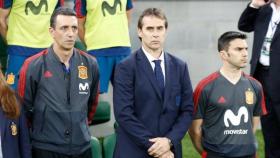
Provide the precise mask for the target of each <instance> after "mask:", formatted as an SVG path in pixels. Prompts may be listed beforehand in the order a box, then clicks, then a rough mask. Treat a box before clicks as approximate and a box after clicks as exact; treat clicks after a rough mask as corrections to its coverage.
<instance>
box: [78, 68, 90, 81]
mask: <svg viewBox="0 0 280 158" xmlns="http://www.w3.org/2000/svg"><path fill="white" fill-rule="evenodd" d="M78 74H79V78H81V79H87V78H88V74H87V67H86V66H78Z"/></svg>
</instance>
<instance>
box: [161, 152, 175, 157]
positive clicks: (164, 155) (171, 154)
mask: <svg viewBox="0 0 280 158" xmlns="http://www.w3.org/2000/svg"><path fill="white" fill-rule="evenodd" d="M159 158H174V154H173V152H172V151H170V150H169V151H167V152H165V153H164V154H162V155H161V156H160V157H159Z"/></svg>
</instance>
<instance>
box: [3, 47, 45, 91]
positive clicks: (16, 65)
mask: <svg viewBox="0 0 280 158" xmlns="http://www.w3.org/2000/svg"><path fill="white" fill-rule="evenodd" d="M44 49H45V48H29V47H21V46H8V47H7V52H8V61H7V70H6V80H7V83H8V84H9V85H10V86H11V87H12V88H13V89H17V83H18V79H19V71H20V68H21V66H22V65H23V63H24V61H25V60H26V59H27V58H28V57H30V56H32V55H35V54H36V53H38V52H40V51H42V50H44ZM25 52H26V53H25ZM23 54H24V55H23Z"/></svg>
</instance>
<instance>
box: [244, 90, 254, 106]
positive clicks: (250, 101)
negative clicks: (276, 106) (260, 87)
mask: <svg viewBox="0 0 280 158" xmlns="http://www.w3.org/2000/svg"><path fill="white" fill-rule="evenodd" d="M245 98H246V103H247V104H249V105H252V104H253V103H254V93H253V91H252V90H251V89H250V88H248V90H246V91H245Z"/></svg>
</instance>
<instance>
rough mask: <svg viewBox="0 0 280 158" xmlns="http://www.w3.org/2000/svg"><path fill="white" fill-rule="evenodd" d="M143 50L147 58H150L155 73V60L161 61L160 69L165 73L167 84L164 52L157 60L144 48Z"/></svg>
mask: <svg viewBox="0 0 280 158" xmlns="http://www.w3.org/2000/svg"><path fill="white" fill-rule="evenodd" d="M142 50H143V52H144V54H145V55H146V57H147V58H148V60H149V62H150V64H151V66H152V68H153V71H154V70H155V62H153V61H154V60H161V62H160V67H161V69H162V73H163V77H164V83H165V64H164V52H163V51H162V53H161V54H160V56H159V58H158V59H157V58H155V57H153V56H152V55H151V54H150V53H148V52H147V51H146V50H145V49H144V47H142Z"/></svg>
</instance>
